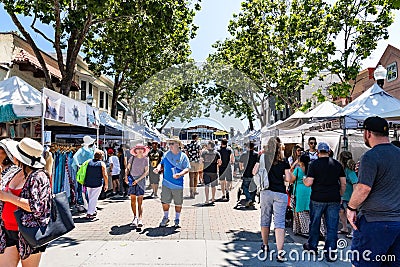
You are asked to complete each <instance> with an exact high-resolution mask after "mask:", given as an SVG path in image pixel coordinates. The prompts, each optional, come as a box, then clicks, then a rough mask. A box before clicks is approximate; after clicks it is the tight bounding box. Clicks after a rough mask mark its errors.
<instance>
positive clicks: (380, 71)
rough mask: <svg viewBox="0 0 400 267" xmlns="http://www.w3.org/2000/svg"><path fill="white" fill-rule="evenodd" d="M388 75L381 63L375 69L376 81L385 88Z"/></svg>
mask: <svg viewBox="0 0 400 267" xmlns="http://www.w3.org/2000/svg"><path fill="white" fill-rule="evenodd" d="M386 75H387V70H386V69H385V68H384V67H383V66H382V65H379V66H378V67H377V68H376V69H375V71H374V78H375V80H376V83H377V84H378V85H379V86H380V87H381V88H383V85H384V83H385V79H386Z"/></svg>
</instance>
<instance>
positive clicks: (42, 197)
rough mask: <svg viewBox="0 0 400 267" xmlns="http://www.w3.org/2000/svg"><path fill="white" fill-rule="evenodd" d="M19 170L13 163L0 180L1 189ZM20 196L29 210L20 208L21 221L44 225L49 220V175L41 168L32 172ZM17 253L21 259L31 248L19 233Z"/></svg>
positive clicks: (0, 240)
mask: <svg viewBox="0 0 400 267" xmlns="http://www.w3.org/2000/svg"><path fill="white" fill-rule="evenodd" d="M19 171H21V169H20V168H18V167H17V166H15V165H13V166H12V167H11V168H10V169H9V170H8V171H7V172H5V174H4V175H3V179H2V181H1V185H0V186H1V189H2V188H4V187H5V186H6V185H7V184H8V183H9V182H10V181H11V180H12V178H13V177H14V176H15V175H16V174H17V173H18V172H19ZM21 198H25V199H28V202H29V207H30V208H31V212H28V211H26V210H23V209H21V210H22V217H21V220H22V223H23V224H24V225H25V226H28V227H35V226H45V225H47V224H48V223H49V220H50V203H51V188H50V180H49V176H48V175H47V174H46V173H45V172H44V171H43V170H37V171H34V172H32V173H31V174H30V175H29V176H28V178H27V179H26V181H25V184H24V186H23V188H22V191H21ZM3 206H4V202H3V201H0V216H1V214H2V212H3ZM0 226H1V227H0V253H4V250H5V248H6V236H5V233H4V231H3V229H4V223H3V220H0ZM18 242H19V255H20V256H21V259H23V260H24V259H26V258H28V257H29V256H30V255H31V254H32V252H33V250H34V249H33V248H32V247H30V246H29V244H28V243H27V242H26V240H25V239H24V238H23V236H22V235H21V233H18Z"/></svg>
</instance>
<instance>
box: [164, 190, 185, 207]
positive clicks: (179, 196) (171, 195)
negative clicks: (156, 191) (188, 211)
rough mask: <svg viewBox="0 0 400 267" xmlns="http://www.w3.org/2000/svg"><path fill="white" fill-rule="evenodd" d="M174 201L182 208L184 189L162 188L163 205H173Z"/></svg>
mask: <svg viewBox="0 0 400 267" xmlns="http://www.w3.org/2000/svg"><path fill="white" fill-rule="evenodd" d="M172 200H174V204H175V206H182V204H183V188H182V189H171V188H168V187H166V186H164V185H163V186H162V187H161V203H163V204H171V202H172Z"/></svg>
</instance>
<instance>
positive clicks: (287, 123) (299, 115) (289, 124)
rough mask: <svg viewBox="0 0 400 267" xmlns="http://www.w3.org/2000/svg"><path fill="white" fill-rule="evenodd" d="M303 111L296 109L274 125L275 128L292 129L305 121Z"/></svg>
mask: <svg viewBox="0 0 400 267" xmlns="http://www.w3.org/2000/svg"><path fill="white" fill-rule="evenodd" d="M305 121H306V119H305V118H304V113H303V112H301V111H296V112H295V113H293V114H292V116H290V117H289V118H287V119H286V120H284V121H283V122H282V123H280V124H278V125H276V126H275V128H276V129H283V130H285V129H293V128H296V127H298V126H300V125H301V124H303V123H305Z"/></svg>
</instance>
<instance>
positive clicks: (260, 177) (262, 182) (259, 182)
mask: <svg viewBox="0 0 400 267" xmlns="http://www.w3.org/2000/svg"><path fill="white" fill-rule="evenodd" d="M265 161H266V157H265V154H262V155H261V157H260V167H259V169H258V172H257V173H256V175H254V177H253V181H254V183H255V184H256V186H257V189H258V190H260V191H261V190H266V189H268V187H269V180H268V171H267V169H266V167H265V166H266V164H265Z"/></svg>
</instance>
